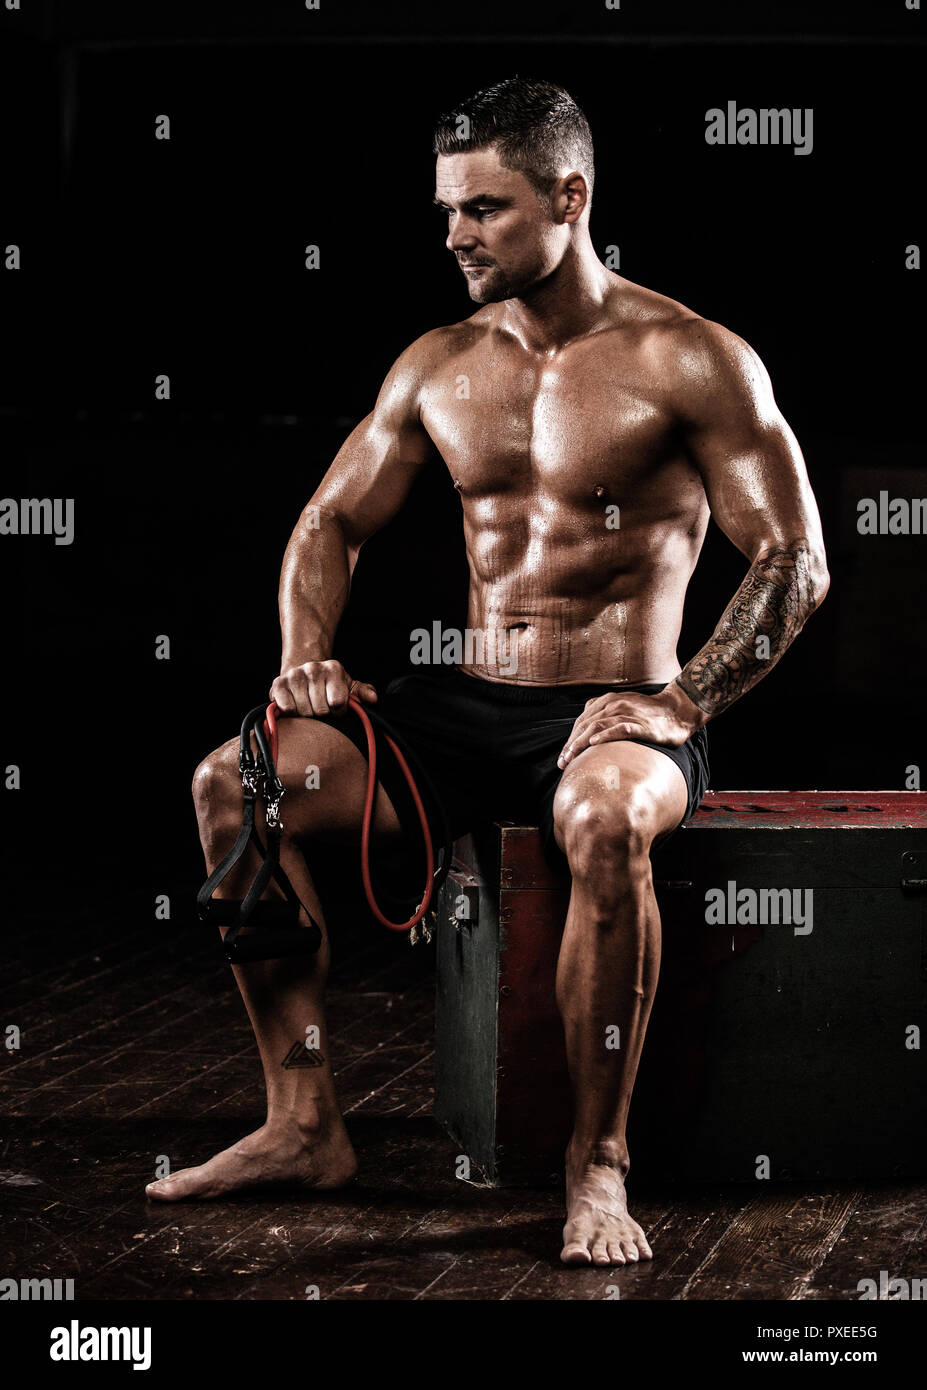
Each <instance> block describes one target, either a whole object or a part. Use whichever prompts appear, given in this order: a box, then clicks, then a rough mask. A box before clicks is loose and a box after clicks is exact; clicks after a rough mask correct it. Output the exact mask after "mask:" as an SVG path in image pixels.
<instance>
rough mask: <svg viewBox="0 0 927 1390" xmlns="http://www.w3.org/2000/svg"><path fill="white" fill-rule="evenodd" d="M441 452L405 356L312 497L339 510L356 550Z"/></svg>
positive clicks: (331, 512)
mask: <svg viewBox="0 0 927 1390" xmlns="http://www.w3.org/2000/svg"><path fill="white" fill-rule="evenodd" d="M435 457H436V451H435V448H434V445H433V443H432V441H431V439H430V438H429V436H428V434H427V433H426V431H425V428H424V426H423V425H422V423H421V420H420V418H419V410H418V377H417V373H416V371H415V369H414V365H413V364H412V363H410V362H408V361H404V359H403V358H400V359H399V361H398V362H397V363H396V365H395V366H394V368H393V370H392V371H391V372H390V374H389V376H388V377H387V378H386V380H385V382H384V383H383V386H382V389H381V391H380V394H379V396H378V398H377V403H376V405H375V406H374V409H373V410H372V411H371V412H370V414H369V415H368V416H367V417H366V419H364V420H362V421H361V422H360V424H359V425H357V426H356V427H355V428H354V429H353V430H352V431H351V433H350V434H349V435H348V438H347V439H346V440H345V442H344V444H343V445H342V446H341V448H340V449H339V451H338V453H337V455H336V456H335V459H334V461H333V463H332V465H331V467H330V468H329V469H328V471H327V473H326V474H325V476H324V478H323V479H322V481H321V483H320V484H319V486H318V487H317V488H316V490H315V492H314V494H313V496H312V497H311V499H310V503H309V505H310V506H317V507H319V508H320V510H321V511H322V513H323V514H328V515H330V516H332V515H333V516H335V517H336V518H337V520H338V522H339V524H340V526H341V529H342V531H343V533H344V536H345V540H346V541H347V542H348V545H349V546H350V548H351V549H352V550H353V551H355V552H356V551H359V550H360V547H361V546H362V545H363V543H364V541H365V540H367V539H368V537H370V536H372V535H373V534H374V532H376V531H378V530H380V528H381V527H382V526H385V525H386V523H387V522H388V521H390V520H392V518H393V517H394V516H395V515H396V514H397V512H398V511H399V510H400V508H401V507H402V505H403V503H404V502H405V500H406V498H407V497H408V495H409V492H410V491H411V488H412V484H413V483H414V481H415V479H416V477H417V476H418V474H419V472H420V471H421V470H422V468H423V467H424V466H425V465H426V464H427V463H428V462H429V461H430V460H431V459H433V458H435Z"/></svg>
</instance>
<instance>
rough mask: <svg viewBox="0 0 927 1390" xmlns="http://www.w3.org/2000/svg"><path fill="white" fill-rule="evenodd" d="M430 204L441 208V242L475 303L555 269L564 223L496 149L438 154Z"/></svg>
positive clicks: (523, 287) (509, 293)
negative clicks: (443, 240)
mask: <svg viewBox="0 0 927 1390" xmlns="http://www.w3.org/2000/svg"><path fill="white" fill-rule="evenodd" d="M435 202H436V203H438V204H439V205H440V206H441V207H442V208H443V209H446V211H447V219H448V235H447V247H448V250H449V251H453V253H454V255H455V256H456V257H457V260H458V262H459V264H460V266H461V269H462V270H463V273H464V275H465V277H466V280H467V288H468V290H469V291H470V298H471V299H473V300H475V301H476V303H477V304H494V303H497V302H498V301H499V300H501V299H513V298H515V297H517V296H520V295H523V294H525V293H526V291H527V290H529V289H530V288H531V286H532V285H535V284H537V282H538V281H539V280H542V279H544V278H545V276H547V275H550V274H551V273H552V272H553V271H554V270H556V268H557V265H558V264H559V262H560V259H561V257H562V255H563V251H564V249H565V246H566V240H567V228H565V227H563V226H558V225H557V223H556V222H555V221H554V219H553V216H552V214H551V213H550V211H548V210H547V208H546V207H545V206H543V205H542V203H541V202H540V201H539V199H538V196H537V194H536V192H535V190H534V188H533V187H532V185H531V184H530V183H529V181H528V179H527V178H526V177H525V175H524V174H521V173H518V172H517V171H516V170H513V169H504V168H503V167H502V165H501V164H500V163H499V158H498V156H497V154H496V151H495V149H494V148H490V149H486V150H472V151H470V152H469V153H467V154H439V155H438V159H437V168H436V174H435Z"/></svg>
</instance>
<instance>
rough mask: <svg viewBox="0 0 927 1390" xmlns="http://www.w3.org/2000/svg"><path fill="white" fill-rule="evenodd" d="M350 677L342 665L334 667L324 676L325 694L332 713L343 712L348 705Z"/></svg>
mask: <svg viewBox="0 0 927 1390" xmlns="http://www.w3.org/2000/svg"><path fill="white" fill-rule="evenodd" d="M351 685H352V681H351V677H350V676H349V675H348V673H347V671H346V670H345V669H344V667H343V666H341V667H337V666H336V667H335V668H334V669H333V670H330V671H329V672H328V675H327V676H326V678H325V694H326V696H327V697H328V705H329V709H330V710H331V712H332V714H343V713H344V711H345V710H346V709H347V707H348V698H349V696H350V693H351V691H350V687H351Z"/></svg>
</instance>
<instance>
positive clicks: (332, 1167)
mask: <svg viewBox="0 0 927 1390" xmlns="http://www.w3.org/2000/svg"><path fill="white" fill-rule="evenodd" d="M356 1172H357V1159H356V1158H355V1156H354V1150H353V1149H352V1147H351V1141H350V1139H349V1138H348V1134H347V1130H346V1129H345V1128H344V1125H343V1124H342V1123H341V1121H340V1118H339V1120H338V1122H337V1123H336V1124H333V1125H331V1126H330V1127H329V1128H328V1129H327V1130H326V1131H325V1132H324V1133H322V1134H318V1135H316V1136H314V1137H313V1138H312V1139H308V1140H307V1139H306V1138H305V1137H300V1136H299V1135H297V1134H296V1133H295V1132H294V1131H292V1130H285V1131H281V1130H279V1129H278V1130H274V1131H271V1130H270V1129H269V1128H268V1126H267V1125H262V1127H261V1128H260V1129H258V1130H255V1132H254V1133H253V1134H249V1135H247V1137H246V1138H244V1139H241V1140H239V1142H238V1143H237V1144H233V1145H232V1147H231V1148H230V1149H224V1150H223V1152H222V1153H218V1154H216V1155H215V1157H214V1158H211V1159H209V1161H208V1162H207V1163H201V1164H200V1165H199V1166H198V1167H196V1168H182V1169H181V1170H180V1172H178V1173H172V1174H171V1176H170V1177H169V1178H159V1179H158V1181H157V1182H150V1183H149V1184H148V1186H147V1187H146V1188H145V1193H146V1195H147V1196H148V1197H151V1198H153V1199H154V1200H155V1201H158V1202H182V1201H184V1200H185V1199H187V1198H194V1199H196V1200H199V1201H205V1200H207V1199H208V1198H210V1197H224V1196H226V1195H227V1194H228V1193H229V1192H239V1191H241V1190H242V1189H244V1188H248V1187H263V1186H264V1185H265V1184H268V1183H270V1184H284V1185H287V1186H291V1187H292V1186H297V1187H309V1188H330V1187H342V1186H343V1185H344V1184H345V1183H346V1182H349V1181H350V1180H351V1178H353V1176H354V1174H355V1173H356Z"/></svg>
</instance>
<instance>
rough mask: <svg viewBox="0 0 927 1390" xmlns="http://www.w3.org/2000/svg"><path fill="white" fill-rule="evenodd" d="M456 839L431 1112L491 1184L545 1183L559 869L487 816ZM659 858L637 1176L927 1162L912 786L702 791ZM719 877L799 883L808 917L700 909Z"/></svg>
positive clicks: (557, 1137)
mask: <svg viewBox="0 0 927 1390" xmlns="http://www.w3.org/2000/svg"><path fill="white" fill-rule="evenodd" d="M455 852H456V864H455V868H454V872H453V874H452V875H451V876H450V877H449V879H448V881H447V883H446V884H445V887H444V890H443V893H442V895H441V899H440V902H439V912H438V972H437V1061H436V1093H435V1110H436V1114H437V1117H438V1119H439V1121H440V1122H441V1123H442V1124H443V1125H444V1126H445V1128H446V1129H447V1131H448V1132H449V1134H450V1135H451V1136H452V1137H453V1138H454V1139H455V1140H456V1142H457V1143H458V1144H459V1146H460V1153H461V1154H466V1155H467V1156H468V1158H469V1159H470V1162H471V1165H473V1166H474V1167H475V1168H477V1169H478V1170H479V1171H480V1172H481V1173H482V1175H483V1177H484V1178H485V1180H486V1181H488V1182H494V1183H499V1184H506V1183H517V1182H522V1181H529V1182H536V1181H538V1180H546V1179H548V1178H550V1179H553V1178H555V1177H559V1175H560V1172H561V1169H562V1155H563V1149H564V1146H565V1144H566V1141H567V1138H568V1136H569V1126H570V1112H571V1098H570V1095H569V1084H568V1080H567V1074H566V1065H565V1058H564V1049H563V1033H562V1028H561V1025H560V1019H559V1015H558V1012H557V1008H556V1003H555V999H554V976H555V967H556V959H557V952H558V949H559V942H560V935H561V932H562V926H563V920H564V916H565V912H566V905H567V901H568V897H569V878H568V876H565V877H564V878H562V879H558V878H557V877H556V876H555V875H554V873H553V872H552V870H551V869H550V867H549V866H548V864H547V862H546V860H545V859H544V857H543V854H542V851H541V846H540V840H539V836H538V832H537V830H536V828H534V827H529V826H518V825H513V824H511V823H508V822H502V823H496V824H493V825H486V826H485V827H482V828H481V829H480V831H479V832H477V833H475V834H473V835H470V836H467V837H466V839H463V840H460V841H458V843H457V845H456V847H455ZM653 863H654V879H655V883H656V886H657V898H658V901H659V903H660V910H661V916H662V919H663V961H662V967H661V977H660V985H659V988H658V991H657V998H656V1002H655V1005H654V1009H653V1013H652V1016H651V1023H650V1027H649V1029H648V1034H647V1039H646V1042H645V1045H644V1053H643V1057H642V1060H641V1068H640V1072H639V1076H638V1083H637V1087H636V1088H635V1093H634V1099H633V1102H632V1106H631V1115H630V1122H629V1142H630V1145H631V1161H632V1164H633V1166H634V1168H635V1170H637V1171H646V1172H648V1173H651V1172H652V1173H657V1174H661V1175H663V1176H667V1177H679V1178H697V1179H712V1180H719V1179H729V1180H735V1181H736V1180H743V1181H748V1180H749V1181H753V1180H755V1178H756V1176H757V1173H758V1171H762V1160H763V1156H766V1158H767V1159H768V1168H769V1175H770V1177H771V1178H773V1179H783V1178H796V1179H813V1178H816V1177H833V1176H853V1177H872V1178H892V1177H898V1176H908V1175H915V1174H917V1175H923V1174H924V1173H925V1172H927V1145H925V1140H927V1087H925V1080H927V1076H925V1061H924V1058H925V1050H927V912H925V907H927V896H925V888H927V793H924V792H713V793H709V794H708V796H707V797H706V798H705V800H704V802H703V803H702V806H701V807H700V808H699V810H698V811H697V812H696V814H695V816H694V817H693V818H692V820H691V821H690V822H689V824H688V825H687V826H686V827H685V828H684V829H682V830H680V831H679V832H678V833H677V834H676V835H675V836H673V837H672V839H671V840H669V841H668V842H667V843H666V844H665V845H663V846H661V847H660V848H659V849H658V850H657V851H656V852H655V853H654V856H653ZM731 883H733V884H735V885H736V888H735V892H738V893H739V892H740V891H741V890H753V892H754V893H757V894H759V892H760V891H761V890H763V889H785V888H787V889H796V890H798V891H799V892H801V893H805V892H806V891H807V890H811V891H812V894H813V896H812V898H811V906H812V910H813V918H812V921H811V930H810V931H808V930H807V929H806V928H807V925H808V924H807V923H805V924H804V925H802V924H800V923H798V922H793V923H791V924H788V923H783V922H781V921H780V922H778V923H777V922H775V921H774V920H770V921H768V922H767V923H766V924H764V923H762V922H751V921H740V922H738V921H734V922H721V923H714V922H708V921H706V894H707V893H708V892H709V890H717V889H720V890H722V891H723V904H724V906H723V909H722V910H721V911H719V912H718V913H717V914H716V915H718V916H721V917H724V916H726V915H727V906H728V904H729V903H730V902H731V899H730V889H729V888H728V885H729V884H731ZM800 901H807V900H804V899H802V900H800ZM735 905H736V900H735ZM770 906H772V905H771V904H770ZM748 908H749V898H742V899H741V902H740V913H741V915H742V916H743V915H744V914H745V912H747V911H748ZM767 916H769V914H768V913H767ZM912 1029H919V1030H920V1031H921V1032H922V1033H923V1034H924V1037H923V1043H922V1045H921V1046H919V1047H918V1046H914V1045H913V1044H914V1042H915V1041H916V1035H915V1033H914V1032H912Z"/></svg>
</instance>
